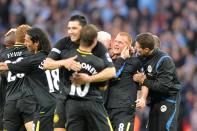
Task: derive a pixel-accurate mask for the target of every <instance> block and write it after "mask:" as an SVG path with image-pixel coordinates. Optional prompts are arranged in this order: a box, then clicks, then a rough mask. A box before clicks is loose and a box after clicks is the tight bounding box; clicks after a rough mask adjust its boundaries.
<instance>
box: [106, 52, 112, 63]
mask: <svg viewBox="0 0 197 131" xmlns="http://www.w3.org/2000/svg"><path fill="white" fill-rule="evenodd" d="M105 56H106V58H107V60H108V61H109V62H112V59H111V57H110V55H109V53H105Z"/></svg>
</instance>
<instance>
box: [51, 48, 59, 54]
mask: <svg viewBox="0 0 197 131" xmlns="http://www.w3.org/2000/svg"><path fill="white" fill-rule="evenodd" d="M51 51H53V52H56V53H58V54H60V53H61V51H60V50H59V49H57V48H52V50H51Z"/></svg>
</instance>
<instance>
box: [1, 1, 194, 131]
mask: <svg viewBox="0 0 197 131" xmlns="http://www.w3.org/2000/svg"><path fill="white" fill-rule="evenodd" d="M76 13H82V14H84V15H85V16H86V17H87V18H88V20H89V22H90V23H93V24H95V25H97V26H98V27H99V28H100V29H101V30H104V31H107V32H109V33H111V34H112V36H115V35H117V33H118V32H120V31H126V32H129V33H130V34H131V35H132V37H133V38H135V36H136V35H137V34H139V33H142V32H151V33H153V34H155V35H158V36H159V38H160V40H161V43H162V44H161V49H162V50H165V51H167V52H168V53H169V54H170V55H171V56H172V57H173V59H174V61H175V63H176V66H177V72H178V75H179V78H180V80H181V82H182V103H181V106H182V107H181V108H180V119H179V120H180V123H181V124H180V129H181V130H183V131H197V124H196V123H197V117H196V116H197V66H196V65H197V1H196V0H0V43H3V38H4V34H5V32H7V31H8V29H10V28H13V27H16V26H18V25H20V24H23V23H27V24H29V25H31V26H37V27H41V28H42V29H44V30H46V31H47V32H48V33H49V35H50V38H51V42H52V43H53V44H55V42H57V40H58V39H60V38H61V37H63V36H64V35H66V31H65V30H66V20H67V18H69V17H70V16H71V15H73V14H76Z"/></svg>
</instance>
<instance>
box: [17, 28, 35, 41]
mask: <svg viewBox="0 0 197 131" xmlns="http://www.w3.org/2000/svg"><path fill="white" fill-rule="evenodd" d="M30 28H31V27H30V26H29V25H20V26H19V27H17V28H16V34H15V35H16V42H19V43H24V42H25V35H26V34H27V30H29V29H30Z"/></svg>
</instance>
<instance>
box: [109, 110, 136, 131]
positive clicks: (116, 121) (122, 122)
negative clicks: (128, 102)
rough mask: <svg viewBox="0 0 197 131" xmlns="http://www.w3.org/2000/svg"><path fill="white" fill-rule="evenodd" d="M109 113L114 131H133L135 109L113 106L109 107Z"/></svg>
mask: <svg viewBox="0 0 197 131" xmlns="http://www.w3.org/2000/svg"><path fill="white" fill-rule="evenodd" d="M108 114H109V118H110V120H111V122H112V126H113V129H114V131H133V128H134V117H135V109H132V108H112V109H108Z"/></svg>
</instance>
